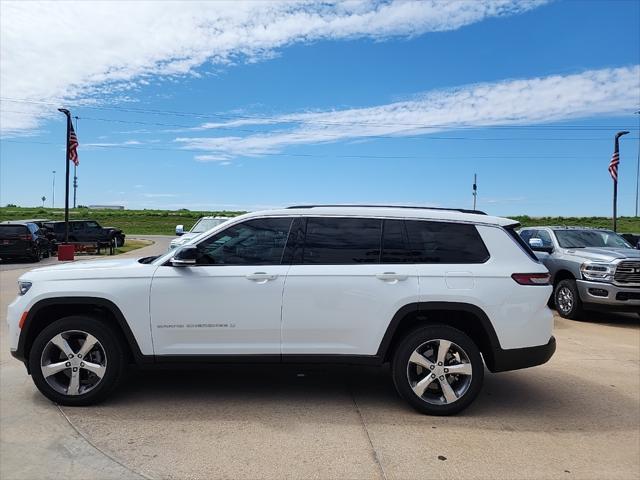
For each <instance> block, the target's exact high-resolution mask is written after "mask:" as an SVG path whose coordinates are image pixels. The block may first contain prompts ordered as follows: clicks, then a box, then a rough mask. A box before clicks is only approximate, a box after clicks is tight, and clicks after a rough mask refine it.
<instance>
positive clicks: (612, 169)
mask: <svg viewBox="0 0 640 480" xmlns="http://www.w3.org/2000/svg"><path fill="white" fill-rule="evenodd" d="M617 147H618V142H617V141H616V149H615V151H614V152H613V155H612V156H611V161H610V162H609V173H610V174H611V178H613V181H614V182H616V183H618V164H619V163H620V154H619V153H618V148H617Z"/></svg>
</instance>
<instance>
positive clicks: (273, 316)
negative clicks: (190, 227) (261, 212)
mask: <svg viewBox="0 0 640 480" xmlns="http://www.w3.org/2000/svg"><path fill="white" fill-rule="evenodd" d="M291 222H292V218H289V217H267V218H258V219H250V220H246V221H244V222H242V223H237V224H234V225H231V226H229V227H228V228H226V229H225V230H223V231H221V232H218V233H216V234H214V235H212V236H210V237H208V238H206V239H203V240H202V241H201V242H199V243H198V245H197V249H198V251H197V260H196V264H195V265H192V266H182V267H176V266H172V265H171V264H170V263H168V264H166V265H163V266H160V267H158V269H157V270H156V273H155V274H154V278H153V281H152V284H151V297H150V302H151V304H150V310H151V329H152V336H153V343H154V351H155V354H156V355H256V354H259V355H280V324H281V308H282V293H283V288H284V281H285V277H286V274H287V271H288V269H289V265H282V257H283V252H284V249H285V245H286V243H287V238H288V235H289V230H290V227H291Z"/></svg>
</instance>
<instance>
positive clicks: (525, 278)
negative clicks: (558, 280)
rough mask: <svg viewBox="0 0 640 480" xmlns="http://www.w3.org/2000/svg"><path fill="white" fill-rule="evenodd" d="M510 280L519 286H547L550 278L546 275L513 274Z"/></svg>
mask: <svg viewBox="0 0 640 480" xmlns="http://www.w3.org/2000/svg"><path fill="white" fill-rule="evenodd" d="M511 278H513V279H514V280H515V281H516V282H518V283H519V284H520V285H549V280H550V279H551V276H550V275H549V274H548V273H514V274H513V275H511Z"/></svg>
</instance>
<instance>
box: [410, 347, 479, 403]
mask: <svg viewBox="0 0 640 480" xmlns="http://www.w3.org/2000/svg"><path fill="white" fill-rule="evenodd" d="M472 374H473V371H472V366H471V361H470V360H469V356H468V355H467V353H466V352H465V351H464V350H463V349H462V348H461V347H460V346H459V345H457V344H455V343H453V342H451V341H449V340H444V339H437V340H429V341H428V342H425V343H423V344H422V345H420V346H419V347H418V348H416V349H415V350H414V351H413V353H412V354H411V356H410V357H409V362H408V364H407V380H408V381H409V386H410V387H411V389H412V390H413V392H414V393H415V394H416V395H417V396H418V397H419V398H420V399H422V400H424V401H425V402H427V403H430V404H433V405H448V404H451V403H453V402H455V401H457V400H459V399H460V398H461V397H463V396H464V395H465V394H466V393H467V391H468V390H469V387H470V386H471V378H472Z"/></svg>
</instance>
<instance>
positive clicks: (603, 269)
mask: <svg viewBox="0 0 640 480" xmlns="http://www.w3.org/2000/svg"><path fill="white" fill-rule="evenodd" d="M580 273H582V276H583V278H584V279H585V280H591V281H593V282H611V281H612V280H613V275H614V274H615V273H616V267H615V265H612V264H610V263H594V262H584V263H583V264H582V265H581V266H580Z"/></svg>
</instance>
